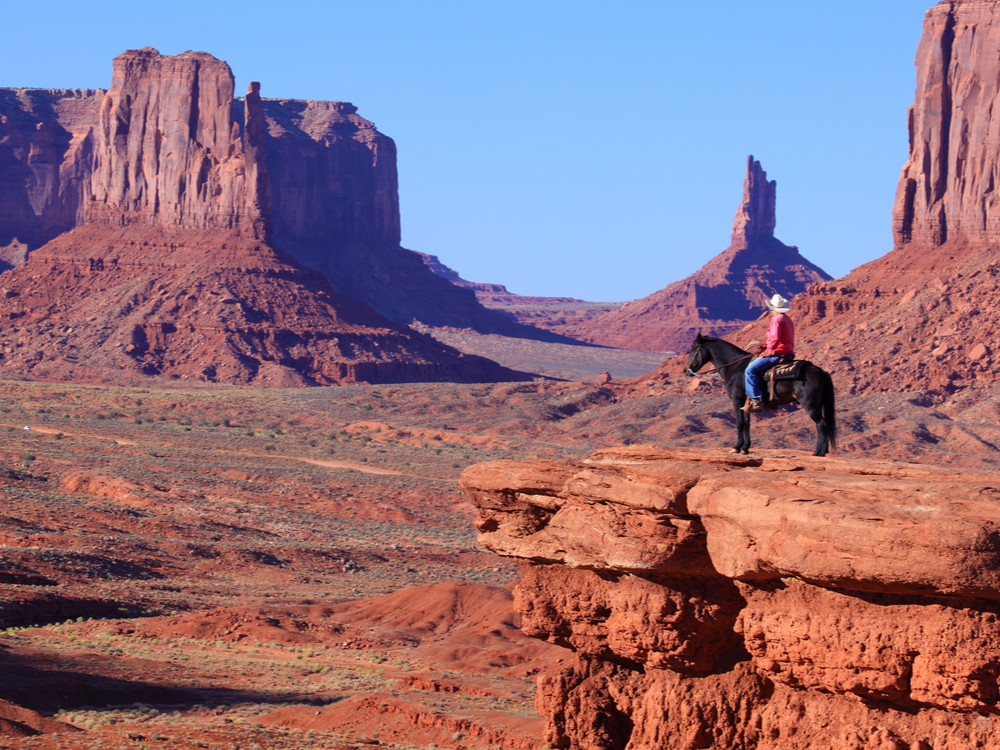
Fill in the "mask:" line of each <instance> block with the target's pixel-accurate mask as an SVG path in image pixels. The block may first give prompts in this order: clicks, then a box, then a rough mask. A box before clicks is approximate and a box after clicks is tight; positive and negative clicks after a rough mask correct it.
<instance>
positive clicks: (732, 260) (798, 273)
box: [570, 156, 830, 351]
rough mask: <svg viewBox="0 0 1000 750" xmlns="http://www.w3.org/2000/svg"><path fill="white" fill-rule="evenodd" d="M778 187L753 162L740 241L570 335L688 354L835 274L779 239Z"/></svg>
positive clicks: (737, 227) (737, 226)
mask: <svg viewBox="0 0 1000 750" xmlns="http://www.w3.org/2000/svg"><path fill="white" fill-rule="evenodd" d="M776 193H777V186H776V183H775V182H774V181H773V180H772V181H768V179H767V174H766V173H765V172H764V170H763V169H762V168H761V166H760V162H758V161H755V160H754V158H753V156H750V157H749V158H748V159H747V172H746V178H745V179H744V182H743V199H742V201H741V202H740V206H739V208H738V209H737V211H736V217H735V219H734V220H733V232H732V243H731V244H730V246H729V247H728V248H727V249H726V250H725V251H723V252H722V253H720V254H719V255H717V256H715V257H714V258H712V260H710V261H709V262H708V263H706V264H705V265H704V266H703V267H702V268H701V269H699V270H698V271H696V272H695V273H693V274H692V275H691V276H688V277H687V278H686V279H682V280H680V281H676V282H674V283H672V284H670V285H669V286H667V287H666V288H664V289H661V290H660V291H658V292H654V293H653V294H651V295H649V296H648V297H643V298H642V299H639V300H635V301H634V302H629V303H628V304H625V305H622V306H621V307H619V308H617V309H615V310H612V311H610V312H608V313H605V314H603V315H601V316H598V317H596V318H594V319H593V320H590V321H587V322H585V323H583V324H581V325H580V326H578V327H574V328H572V329H571V331H570V335H572V336H575V337H576V338H579V339H581V340H583V341H589V342H592V343H595V344H602V345H605V346H616V347H620V348H622V349H645V350H651V351H684V350H686V349H687V348H688V347H689V346H690V344H691V341H692V339H693V338H694V336H695V335H696V334H698V333H699V332H700V333H705V334H710V335H714V336H722V335H725V334H728V333H731V332H733V331H736V330H739V329H740V328H742V327H743V326H744V325H746V323H747V322H748V321H751V320H754V319H755V318H757V317H758V316H759V315H760V314H761V311H762V310H764V307H763V304H764V300H765V299H768V298H770V297H771V295H773V294H775V293H779V294H782V295H784V296H785V297H788V298H792V297H794V296H795V295H797V294H799V293H801V292H803V291H805V289H806V287H807V286H808V285H809V284H812V283H814V282H817V281H824V280H827V279H829V278H830V276H829V274H827V273H826V272H825V271H823V270H822V269H821V268H819V267H818V266H816V265H815V264H813V263H811V262H810V261H808V260H807V259H806V258H804V257H803V256H802V255H800V254H799V252H798V249H797V248H795V247H790V246H788V245H785V244H784V243H782V242H781V241H780V240H778V239H777V238H776V237H775V236H774V228H775V225H776V214H775V206H776Z"/></svg>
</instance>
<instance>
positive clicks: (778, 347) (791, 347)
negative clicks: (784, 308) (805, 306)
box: [764, 313, 795, 354]
mask: <svg viewBox="0 0 1000 750" xmlns="http://www.w3.org/2000/svg"><path fill="white" fill-rule="evenodd" d="M764 354H795V326H794V325H792V319H791V318H789V317H788V316H787V315H785V314H784V313H774V314H773V315H772V316H771V326H770V328H768V329H767V342H766V343H765V344H764Z"/></svg>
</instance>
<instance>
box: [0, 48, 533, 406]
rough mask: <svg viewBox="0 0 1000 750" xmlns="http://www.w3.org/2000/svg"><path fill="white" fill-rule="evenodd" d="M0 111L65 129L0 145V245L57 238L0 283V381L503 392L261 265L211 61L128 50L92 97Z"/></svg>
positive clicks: (333, 297)
mask: <svg viewBox="0 0 1000 750" xmlns="http://www.w3.org/2000/svg"><path fill="white" fill-rule="evenodd" d="M13 97H14V99H13V101H14V103H16V104H19V105H21V106H22V109H21V110H18V111H20V112H21V113H22V114H25V113H26V112H28V110H29V109H30V107H29V105H31V107H34V109H30V111H31V112H32V113H34V115H33V116H37V118H39V119H38V121H37V122H36V125H35V127H34V132H35V133H36V134H37V133H45V132H46V131H47V129H53V130H58V128H57V126H56V125H53V124H51V123H49V121H48V120H46V119H45V115H46V113H47V112H49V110H47V109H46V107H45V106H43V105H46V104H48V105H52V107H53V108H54V111H56V112H57V113H58V112H61V111H62V110H63V109H67V110H71V111H72V112H73V113H74V116H78V117H77V119H74V120H73V122H72V123H70V124H74V123H76V125H74V126H75V127H76V126H78V128H79V129H78V131H77V132H76V133H75V134H74V135H72V137H71V138H69V140H67V139H66V137H63V138H62V140H61V141H59V143H60V144H61V148H62V149H63V150H61V151H60V149H54V148H53V149H49V150H48V151H46V150H44V149H39V148H37V146H38V144H37V143H36V142H30V143H29V144H28V145H24V144H23V143H20V142H19V141H17V138H16V137H15V136H17V135H18V134H20V133H22V131H26V130H31V129H30V128H26V127H25V126H24V123H23V122H22V123H21V127H20V129H18V128H14V130H13V131H11V132H13V135H9V137H8V138H7V139H6V140H5V141H4V143H2V144H0V155H6V156H7V157H8V158H7V159H6V160H5V161H4V162H3V164H4V167H5V168H4V169H2V170H0V171H2V172H3V173H4V174H5V175H7V176H8V177H7V178H5V180H4V181H3V183H4V185H5V186H6V187H5V189H6V190H8V192H9V193H12V194H13V195H14V197H15V198H16V197H17V190H16V189H15V188H16V187H17V185H13V184H12V180H11V179H10V178H9V176H10V175H13V176H14V177H18V175H19V177H18V179H21V182H20V183H19V184H20V186H21V188H22V189H23V191H24V196H23V197H24V198H25V200H26V201H27V203H28V205H29V206H37V210H36V209H35V208H32V209H31V210H30V211H26V210H22V209H23V205H22V207H21V209H18V208H17V205H18V204H17V201H16V200H13V201H12V203H11V205H12V206H13V208H12V209H11V210H10V212H9V216H8V219H9V221H8V224H7V228H6V229H5V230H4V231H5V232H6V234H5V237H7V238H8V239H9V242H8V246H10V245H18V244H20V245H23V244H24V242H23V240H22V239H21V238H22V237H34V238H36V239H38V238H40V239H45V238H47V237H48V236H49V235H50V234H54V233H55V234H56V236H55V237H54V238H53V239H51V240H50V241H48V242H47V243H46V244H44V245H43V246H42V247H40V248H38V249H36V250H33V251H32V252H31V253H30V255H29V257H28V259H27V261H25V262H24V263H22V264H20V265H18V266H17V267H16V268H14V269H13V270H10V271H8V272H7V273H6V274H5V275H4V276H3V277H2V279H0V285H2V287H3V292H2V294H0V320H2V321H3V325H2V326H0V355H2V359H0V373H4V374H7V375H14V374H16V375H28V376H30V377H40V378H48V379H76V380H79V379H83V380H91V381H97V382H118V381H122V380H130V379H135V378H141V377H143V376H149V375H157V376H167V377H171V378H180V379H195V380H209V381H221V382H228V383H247V384H255V385H278V386H287V385H305V384H332V383H351V382H358V381H367V382H397V381H401V380H438V379H459V380H465V379H472V380H481V379H497V378H500V379H507V378H510V377H515V378H517V377H518V375H517V374H515V373H511V372H510V371H508V370H505V369H504V368H500V367H498V366H496V365H495V364H494V363H492V362H489V361H488V360H484V359H482V358H477V357H467V356H464V355H461V354H460V353H459V352H457V351H456V350H454V349H451V348H450V347H446V346H442V345H441V344H439V343H437V342H435V341H434V340H433V339H431V338H429V337H427V336H423V335H420V334H417V333H415V332H414V331H412V330H410V329H408V328H406V327H404V326H402V325H399V324H397V323H393V322H391V321H390V320H388V319H386V318H384V317H382V316H381V315H379V314H378V313H376V312H375V311H373V310H371V309H370V308H366V307H364V306H363V305H361V304H359V303H358V302H356V301H354V300H351V299H348V298H346V297H344V296H341V295H338V294H337V293H336V292H335V291H334V290H331V289H330V286H329V284H328V283H327V281H326V280H325V279H324V278H323V277H322V276H320V275H319V274H318V273H316V272H310V271H307V270H306V269H304V268H303V267H302V266H301V265H300V264H298V263H297V262H296V261H295V260H294V259H293V258H291V257H289V256H288V255H284V254H282V253H281V252H279V251H278V250H276V249H275V247H274V245H273V243H272V230H273V225H274V224H275V223H276V222H275V221H274V216H275V214H274V212H273V211H272V199H271V194H272V193H271V190H272V183H271V180H270V178H269V175H268V159H267V154H268V147H269V137H268V123H267V120H266V117H265V114H264V104H263V101H262V100H261V98H260V95H259V85H258V84H256V83H255V84H252V85H251V88H250V91H249V92H248V93H247V96H246V98H245V100H244V101H243V102H242V106H241V107H236V106H235V103H234V99H233V75H232V72H231V71H230V70H229V67H228V66H227V65H226V64H225V63H224V62H222V61H220V60H216V59H215V58H213V57H212V56H211V55H208V54H206V53H200V52H186V53H184V54H183V55H178V56H164V55H160V54H159V53H157V52H156V51H155V50H151V49H143V50H133V51H130V52H126V53H124V54H122V55H120V56H119V57H117V58H116V59H115V64H114V75H113V79H112V87H111V89H110V90H109V91H107V92H104V93H100V92H95V93H92V94H90V95H84V94H82V93H81V94H80V95H79V96H72V95H62V94H60V93H59V92H55V93H53V92H48V93H45V92H42V93H35V92H17V93H16V95H13ZM88 99H96V100H97V101H99V106H98V107H96V109H95V107H94V106H93V103H92V102H90V103H86V102H87V100H88ZM39 102H40V103H39ZM8 103H10V102H8ZM69 103H75V104H76V105H77V106H75V107H73V108H70V107H69ZM95 111H96V113H97V118H96V121H94V122H93V124H92V125H91V126H90V127H89V128H84V125H83V124H82V123H85V122H86V121H87V118H88V117H90V116H91V115H93V114H94V112H95ZM236 114H241V115H242V118H241V119H238V118H237V117H236ZM25 116H27V115H25ZM11 122H12V121H11V120H10V119H9V118H8V120H7V122H6V124H7V125H10V124H11ZM27 122H28V124H30V122H31V119H30V118H28V119H27ZM47 123H49V124H47ZM19 144H20V145H19ZM36 152H37V154H38V156H37V159H35V160H34V161H33V160H32V154H33V153H36ZM10 157H13V158H10ZM19 169H20V170H21V171H20V172H19V171H18V170H19ZM25 170H27V171H26V172H25ZM43 178H47V181H46V179H43ZM13 182H17V180H13ZM22 221H23V222H26V223H21V224H19V223H18V222H22ZM71 222H75V223H77V224H78V226H76V227H75V228H74V229H72V230H71V231H68V232H65V231H62V230H63V229H65V228H66V225H67V224H68V223H71ZM14 232H22V233H23V234H18V235H15V234H14ZM59 232H62V233H59Z"/></svg>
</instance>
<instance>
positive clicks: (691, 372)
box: [684, 333, 708, 378]
mask: <svg viewBox="0 0 1000 750" xmlns="http://www.w3.org/2000/svg"><path fill="white" fill-rule="evenodd" d="M706 362H708V359H707V356H706V354H705V339H704V338H703V337H702V335H701V334H700V333H699V334H698V335H697V336H696V337H695V339H694V342H693V343H692V344H691V348H690V349H688V361H687V367H685V368H684V374H685V375H687V376H688V377H689V378H693V377H694V376H695V375H697V374H698V370H700V369H701V368H702V367H704V366H705V363H706Z"/></svg>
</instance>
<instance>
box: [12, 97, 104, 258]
mask: <svg viewBox="0 0 1000 750" xmlns="http://www.w3.org/2000/svg"><path fill="white" fill-rule="evenodd" d="M103 94H104V92H103V91H89V90H84V91H71V90H38V89H0V251H2V250H3V249H5V248H9V249H10V251H11V252H14V253H18V252H19V253H20V256H21V257H18V258H16V259H15V260H16V261H17V262H20V261H23V260H24V257H23V256H24V255H25V253H26V251H27V250H28V249H33V248H36V247H38V246H40V245H43V244H44V243H46V242H48V241H49V240H50V239H52V238H54V237H56V236H57V235H59V234H61V233H62V232H65V231H67V230H69V229H72V228H73V227H74V226H76V225H77V224H80V223H82V221H83V213H84V207H85V205H86V202H87V198H88V197H89V195H90V176H91V169H92V161H93V124H94V123H95V122H96V120H97V113H98V108H99V107H100V102H101V97H102V96H103ZM0 260H3V259H2V258H0ZM7 265H14V263H8V264H7Z"/></svg>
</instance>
